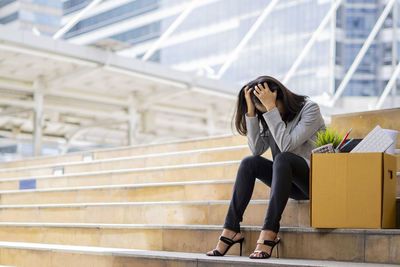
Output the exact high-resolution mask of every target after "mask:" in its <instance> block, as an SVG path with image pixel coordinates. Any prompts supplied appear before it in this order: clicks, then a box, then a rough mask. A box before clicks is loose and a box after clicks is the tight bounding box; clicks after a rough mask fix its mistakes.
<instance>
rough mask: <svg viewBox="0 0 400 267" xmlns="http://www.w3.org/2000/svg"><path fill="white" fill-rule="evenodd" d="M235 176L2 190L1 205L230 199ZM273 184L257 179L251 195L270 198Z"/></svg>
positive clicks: (253, 197)
mask: <svg viewBox="0 0 400 267" xmlns="http://www.w3.org/2000/svg"><path fill="white" fill-rule="evenodd" d="M234 182H235V181H234V180H215V181H207V180H206V181H188V182H172V183H147V184H125V185H105V186H81V187H66V188H50V189H29V190H8V191H0V205H22V204H56V203H82V202H83V203H86V202H108V203H112V202H136V201H140V202H143V201H205V200H229V199H231V196H232V190H233V185H234ZM269 192H270V188H269V187H268V186H267V185H265V184H263V183H262V182H260V181H256V183H255V186H254V191H253V195H252V199H268V198H269Z"/></svg>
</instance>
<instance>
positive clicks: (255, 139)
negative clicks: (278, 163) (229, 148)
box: [245, 113, 269, 156]
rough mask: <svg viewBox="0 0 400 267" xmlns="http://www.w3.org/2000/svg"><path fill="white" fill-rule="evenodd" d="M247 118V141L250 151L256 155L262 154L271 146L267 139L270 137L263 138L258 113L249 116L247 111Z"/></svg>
mask: <svg viewBox="0 0 400 267" xmlns="http://www.w3.org/2000/svg"><path fill="white" fill-rule="evenodd" d="M245 118H246V128H247V143H248V145H249V148H250V151H251V153H252V154H253V155H255V156H257V155H262V154H263V153H264V152H265V151H267V149H268V148H269V142H268V141H267V140H268V138H262V136H261V133H260V125H259V123H258V116H257V114H256V116H255V117H249V116H247V113H246V114H245ZM267 134H268V133H267Z"/></svg>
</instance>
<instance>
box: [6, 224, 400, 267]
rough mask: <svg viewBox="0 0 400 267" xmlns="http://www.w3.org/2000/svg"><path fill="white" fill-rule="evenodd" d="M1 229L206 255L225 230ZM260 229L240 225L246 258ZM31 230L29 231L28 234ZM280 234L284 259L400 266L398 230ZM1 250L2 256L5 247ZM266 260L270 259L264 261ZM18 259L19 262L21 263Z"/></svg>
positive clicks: (54, 239) (51, 239) (42, 238)
mask: <svg viewBox="0 0 400 267" xmlns="http://www.w3.org/2000/svg"><path fill="white" fill-rule="evenodd" d="M0 228H1V231H0V235H1V240H2V242H1V243H0V247H2V246H1V244H5V243H8V242H32V243H44V244H48V243H50V244H58V245H65V244H68V245H72V246H94V247H110V248H118V249H144V250H152V251H163V252H166V251H170V252H191V253H201V254H202V255H204V253H205V252H206V251H208V250H211V249H213V248H215V245H216V243H217V240H218V236H219V235H220V234H221V230H222V227H221V226H213V225H206V226H196V225H193V226H187V225H182V226H178V225H176V226H163V225H131V224H130V225H101V224H74V225H72V224H70V225H68V224H8V225H6V224H1V225H0ZM260 230H261V228H260V227H255V226H243V227H242V232H243V234H244V237H245V241H244V243H243V256H245V257H247V256H248V255H249V254H250V253H251V252H252V251H253V250H254V249H255V245H256V240H257V239H258V236H259V231H260ZM27 231H29V235H28V234H27ZM279 236H280V238H281V243H280V244H279V256H280V257H281V258H285V259H306V260H334V261H351V262H368V263H390V264H400V245H399V244H400V230H399V229H394V230H391V229H385V230H382V229H379V230H364V229H313V228H307V227H304V228H299V227H281V230H280V233H279ZM3 242H4V243H3ZM9 246H10V245H9ZM98 249H100V248H98ZM238 250H239V245H238V244H236V245H234V246H233V247H232V248H231V250H230V251H229V252H228V254H230V255H232V254H233V255H238V252H239V251H238ZM76 251H77V252H79V251H81V250H79V249H78V250H76ZM94 251H95V248H93V250H92V252H94ZM1 253H2V254H1V255H2V256H3V255H4V254H3V251H1ZM276 254H277V249H275V250H274V252H273V256H276ZM205 257H206V256H205ZM245 257H241V258H245ZM2 258H3V257H2ZM71 258H72V257H71ZM228 258H229V257H222V258H220V257H218V258H214V257H207V259H209V260H213V261H217V262H218V263H219V261H222V260H225V259H228ZM246 260H247V258H246ZM217 262H216V263H217ZM252 262H257V263H258V264H261V262H260V261H254V260H253V261H252ZM267 262H269V261H265V262H263V263H267ZM4 263H5V264H11V263H12V264H16V262H15V263H14V262H6V261H4ZM18 263H19V264H20V262H18ZM342 264H344V263H342ZM29 266H34V265H29ZM41 266H44V265H41ZM57 266H59V265H57ZM73 266H75V265H73ZM93 266H99V265H93ZM110 266H111V265H110ZM112 266H114V265H112ZM132 266H137V265H132ZM152 266H153V265H152ZM162 266H165V265H162ZM174 266H175V265H174ZM208 266H209V265H208ZM213 266H214V265H213ZM218 266H219V265H218ZM229 266H231V265H229ZM308 266H309V265H308ZM342 266H343V265H342ZM346 266H347V265H346Z"/></svg>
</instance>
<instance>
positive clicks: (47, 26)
mask: <svg viewBox="0 0 400 267" xmlns="http://www.w3.org/2000/svg"><path fill="white" fill-rule="evenodd" d="M397 2H398V1H395V0H381V1H379V0H343V1H334V0H279V1H277V0H252V1H240V0H203V1H189V0H113V1H110V0H103V1H100V0H95V1H93V0H81V1H78V0H64V1H62V0H53V1H51V0H48V1H45V0H14V1H11V0H0V24H4V25H6V26H7V27H14V28H15V29H17V30H23V31H29V32H32V33H33V34H35V35H43V36H53V37H54V34H56V32H57V34H58V35H57V38H56V39H58V38H60V39H64V40H65V41H67V42H69V43H71V44H75V45H84V46H92V47H97V48H100V49H102V50H104V51H106V52H108V53H113V54H115V55H118V56H122V57H125V58H132V59H136V60H139V61H142V62H145V61H149V62H153V63H157V64H161V65H162V66H165V67H168V68H172V69H174V70H178V71H182V72H185V73H188V74H191V75H193V76H194V77H198V78H196V79H201V78H206V79H210V80H215V81H222V82H227V83H229V84H233V85H234V86H232V88H226V90H227V91H229V92H231V93H232V95H233V96H234V95H235V94H237V92H238V90H239V89H240V87H241V86H242V85H243V84H244V83H245V82H247V81H249V80H251V79H254V78H256V77H257V76H260V75H271V76H274V77H276V78H278V79H279V80H281V81H283V83H284V84H285V85H287V87H288V88H289V89H290V90H292V91H294V92H297V93H300V94H305V95H309V96H311V98H312V99H313V100H315V101H317V102H318V103H319V104H320V106H321V109H322V111H323V113H324V116H325V118H326V119H327V121H329V116H330V114H332V113H344V112H356V111H363V110H369V109H376V108H390V107H398V106H400V98H399V96H398V95H400V85H399V84H398V79H397V78H396V77H394V76H393V73H394V71H395V68H396V66H397V63H398V62H399V52H398V50H399V31H398V30H397V28H398V25H399V22H400V20H399V16H398V13H399V4H398V3H397ZM60 29H61V31H60ZM392 77H393V86H388V88H386V86H387V84H388V82H389V80H390V79H391V78H392ZM385 89H386V91H385ZM211 97H212V96H211ZM226 101H230V102H229V103H230V106H232V105H234V102H232V100H226ZM227 103H228V102H227ZM216 105H218V104H216ZM228 106H229V105H228ZM231 111H232V110H227V113H230V112H231ZM221 112H222V111H221ZM211 113H212V111H211V112H208V114H211ZM152 116H154V114H153V115H152ZM209 116H210V115H209ZM144 117H149V115H148V114H147V115H145V116H144ZM227 117H228V116H227ZM207 120H209V118H208V119H205V121H207ZM205 125H208V124H207V122H205ZM199 127H201V124H200V126H199ZM211 133H214V134H216V133H221V134H222V133H227V134H229V133H231V131H230V130H229V129H228V128H226V131H225V132H224V131H223V130H222V129H221V130H220V131H216V132H215V131H214V132H213V131H208V132H207V133H199V135H201V134H203V135H207V134H211ZM188 136H193V133H188ZM180 138H184V136H180ZM13 147H14V146H12V147H11V148H13ZM8 149H10V147H9V148H8ZM31 150H32V149H31ZM27 153H29V152H27Z"/></svg>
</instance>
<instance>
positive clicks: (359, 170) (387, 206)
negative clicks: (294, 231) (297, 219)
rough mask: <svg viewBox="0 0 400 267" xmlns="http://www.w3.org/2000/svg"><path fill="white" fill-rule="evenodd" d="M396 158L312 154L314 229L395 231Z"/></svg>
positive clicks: (348, 154) (311, 204)
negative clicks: (376, 229)
mask: <svg viewBox="0 0 400 267" xmlns="http://www.w3.org/2000/svg"><path fill="white" fill-rule="evenodd" d="M396 170H397V169H396V157H395V156H392V155H389V154H386V153H332V154H329V153H327V154H312V155H311V172H310V176H311V177H310V178H311V180H310V202H311V203H310V216H311V218H310V220H311V227H314V228H395V227H396V182H397V181H396V179H397V176H396Z"/></svg>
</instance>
